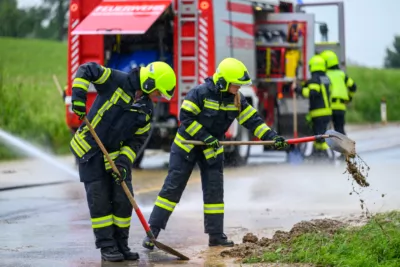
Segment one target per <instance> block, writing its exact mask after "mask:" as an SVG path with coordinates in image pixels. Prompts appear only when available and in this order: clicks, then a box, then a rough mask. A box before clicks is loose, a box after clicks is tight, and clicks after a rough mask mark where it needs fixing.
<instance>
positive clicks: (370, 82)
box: [347, 67, 400, 123]
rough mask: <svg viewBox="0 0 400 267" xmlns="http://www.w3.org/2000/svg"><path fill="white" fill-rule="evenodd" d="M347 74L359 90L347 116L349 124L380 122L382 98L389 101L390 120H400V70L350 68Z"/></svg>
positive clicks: (388, 114) (388, 113)
mask: <svg viewBox="0 0 400 267" xmlns="http://www.w3.org/2000/svg"><path fill="white" fill-rule="evenodd" d="M347 73H348V75H349V76H350V77H351V78H353V80H354V81H356V83H357V88H358V89H357V93H356V95H355V97H354V101H353V103H351V104H350V107H349V112H348V114H347V120H348V121H349V122H355V123H365V122H378V121H380V120H381V113H380V103H381V99H382V97H383V98H385V99H386V101H387V109H388V111H387V116H388V120H389V121H398V120H400V83H399V82H398V80H399V77H400V70H395V69H368V68H362V67H348V69H347Z"/></svg>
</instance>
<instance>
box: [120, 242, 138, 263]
mask: <svg viewBox="0 0 400 267" xmlns="http://www.w3.org/2000/svg"><path fill="white" fill-rule="evenodd" d="M118 251H119V252H121V253H122V255H123V256H124V259H125V260H127V261H136V260H138V259H139V254H138V253H136V252H132V251H131V249H130V248H129V247H128V246H127V245H125V244H124V245H120V244H118Z"/></svg>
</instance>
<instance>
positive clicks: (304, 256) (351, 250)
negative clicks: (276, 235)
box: [244, 211, 400, 267]
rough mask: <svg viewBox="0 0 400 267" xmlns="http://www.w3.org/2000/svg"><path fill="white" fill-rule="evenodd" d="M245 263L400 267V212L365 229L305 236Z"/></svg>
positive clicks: (377, 218) (372, 221)
mask: <svg viewBox="0 0 400 267" xmlns="http://www.w3.org/2000/svg"><path fill="white" fill-rule="evenodd" d="M244 262H245V263H256V262H274V263H308V264H313V265H315V266H340V267H347V266H348V267H374V266H386V267H389V266H390V267H396V266H400V212H398V211H393V212H390V213H385V214H378V215H375V216H374V217H372V218H371V219H370V220H369V222H368V223H367V224H366V225H364V226H362V227H352V228H342V229H339V230H338V231H336V232H335V233H334V234H329V233H325V232H320V233H306V234H303V235H300V236H298V237H295V238H293V239H292V240H290V241H289V242H285V243H282V244H281V245H280V246H279V247H278V248H276V247H275V249H274V250H269V251H266V252H265V253H264V254H263V255H262V256H259V257H251V258H247V259H245V260H244Z"/></svg>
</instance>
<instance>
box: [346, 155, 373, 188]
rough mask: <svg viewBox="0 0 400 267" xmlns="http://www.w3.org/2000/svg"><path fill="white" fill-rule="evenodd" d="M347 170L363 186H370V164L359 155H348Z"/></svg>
mask: <svg viewBox="0 0 400 267" xmlns="http://www.w3.org/2000/svg"><path fill="white" fill-rule="evenodd" d="M346 165H347V168H346V172H347V173H348V174H349V175H350V176H351V177H352V178H353V179H354V181H355V182H356V183H357V184H358V185H359V186H361V187H368V186H369V183H368V182H367V178H366V177H368V171H369V170H370V168H369V166H368V165H367V164H366V163H365V161H363V160H362V159H361V158H360V157H359V156H358V155H356V156H354V157H349V156H348V157H346ZM346 172H345V173H346Z"/></svg>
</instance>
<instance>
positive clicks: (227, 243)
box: [208, 234, 235, 247]
mask: <svg viewBox="0 0 400 267" xmlns="http://www.w3.org/2000/svg"><path fill="white" fill-rule="evenodd" d="M233 245H235V243H233V241H232V240H228V237H227V236H226V235H225V234H210V235H209V240H208V246H210V247H215V246H222V247H233Z"/></svg>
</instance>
